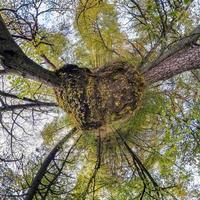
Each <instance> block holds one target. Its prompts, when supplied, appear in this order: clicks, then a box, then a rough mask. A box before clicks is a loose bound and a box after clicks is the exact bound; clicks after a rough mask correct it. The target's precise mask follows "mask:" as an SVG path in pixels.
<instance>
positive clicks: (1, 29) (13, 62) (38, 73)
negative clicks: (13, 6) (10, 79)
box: [0, 15, 60, 87]
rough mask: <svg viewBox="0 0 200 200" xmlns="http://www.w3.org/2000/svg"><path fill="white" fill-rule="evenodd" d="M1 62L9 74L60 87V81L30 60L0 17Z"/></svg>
mask: <svg viewBox="0 0 200 200" xmlns="http://www.w3.org/2000/svg"><path fill="white" fill-rule="evenodd" d="M0 61H1V62H2V65H3V67H4V68H5V70H6V71H8V73H14V74H17V75H20V76H23V77H25V78H30V79H33V80H36V81H39V82H42V83H45V84H46V85H49V86H51V87H59V86H60V79H59V77H58V76H57V75H56V74H55V73H54V72H51V71H49V70H47V69H44V68H43V67H41V66H40V65H39V64H37V63H35V62H34V61H33V60H31V59H30V58H28V57H27V56H26V55H25V54H24V53H23V51H22V50H21V49H20V47H19V46H18V45H17V44H16V42H15V41H14V40H13V38H12V37H11V35H10V33H9V31H8V29H7V27H6V25H5V23H4V21H3V18H2V17H1V15H0Z"/></svg>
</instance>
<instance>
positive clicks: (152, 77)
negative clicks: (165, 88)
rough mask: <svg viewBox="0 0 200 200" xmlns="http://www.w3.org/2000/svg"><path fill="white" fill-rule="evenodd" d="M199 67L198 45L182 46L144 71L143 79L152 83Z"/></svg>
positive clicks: (199, 51)
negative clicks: (182, 47)
mask: <svg viewBox="0 0 200 200" xmlns="http://www.w3.org/2000/svg"><path fill="white" fill-rule="evenodd" d="M198 68H200V46H193V47H189V48H184V49H182V50H180V51H179V52H177V53H175V54H174V55H172V56H170V57H168V58H166V59H165V60H163V61H162V62H161V63H159V64H158V65H156V66H154V67H153V68H151V69H149V70H148V71H146V72H144V74H143V75H144V77H145V81H146V82H148V83H150V84H152V83H155V82H157V81H160V80H166V79H169V78H171V77H173V76H174V75H177V74H180V73H182V72H185V71H189V70H192V69H198Z"/></svg>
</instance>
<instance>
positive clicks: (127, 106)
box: [56, 62, 144, 130]
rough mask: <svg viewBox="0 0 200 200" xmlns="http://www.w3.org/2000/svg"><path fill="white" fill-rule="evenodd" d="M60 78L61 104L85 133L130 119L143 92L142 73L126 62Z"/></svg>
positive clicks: (59, 93)
mask: <svg viewBox="0 0 200 200" xmlns="http://www.w3.org/2000/svg"><path fill="white" fill-rule="evenodd" d="M60 76H61V77H62V79H63V86H62V89H57V90H56V93H57V97H58V103H59V105H60V106H61V107H62V108H63V109H64V110H65V111H66V112H67V113H70V114H71V116H72V117H73V119H74V122H75V123H76V124H77V125H78V126H79V127H80V128H81V129H84V130H89V129H97V128H99V127H101V126H103V125H106V124H109V123H112V122H113V121H116V120H119V119H122V118H124V117H128V116H130V114H132V113H133V112H134V110H135V109H136V108H137V106H138V103H139V101H140V98H141V95H142V90H143V89H144V82H143V78H142V77H141V75H140V74H139V72H138V71H137V70H135V69H134V68H133V66H131V65H129V64H127V63H125V62H115V63H112V64H109V65H106V66H103V67H101V68H99V69H98V70H96V71H93V72H90V73H88V71H86V70H84V69H81V68H80V69H79V71H72V72H69V73H61V74H60Z"/></svg>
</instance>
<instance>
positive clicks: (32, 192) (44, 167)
mask: <svg viewBox="0 0 200 200" xmlns="http://www.w3.org/2000/svg"><path fill="white" fill-rule="evenodd" d="M76 130H77V129H76V128H74V129H72V130H71V131H70V132H69V133H68V134H67V135H65V136H64V137H63V139H62V140H61V141H60V142H59V143H58V144H57V145H56V146H55V147H54V148H53V149H52V150H51V152H50V153H49V154H48V156H47V157H46V159H45V160H44V162H43V163H42V166H41V167H40V169H39V170H38V172H37V174H36V176H35V178H34V179H33V181H32V184H31V187H30V189H29V191H28V195H27V196H26V198H25V200H32V199H33V197H34V196H35V194H36V192H37V190H38V186H39V185H40V183H41V180H42V178H43V177H44V175H45V173H46V171H47V168H48V167H49V164H50V163H51V161H52V160H53V159H54V158H55V156H56V153H57V152H58V151H59V150H60V148H61V147H62V145H63V144H64V143H65V142H66V141H67V140H68V139H69V138H71V136H72V135H74V134H75V133H76Z"/></svg>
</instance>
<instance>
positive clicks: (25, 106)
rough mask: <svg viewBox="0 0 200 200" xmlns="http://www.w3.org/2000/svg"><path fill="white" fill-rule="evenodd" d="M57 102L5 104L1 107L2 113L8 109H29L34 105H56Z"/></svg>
mask: <svg viewBox="0 0 200 200" xmlns="http://www.w3.org/2000/svg"><path fill="white" fill-rule="evenodd" d="M55 106H57V105H56V104H55V103H48V102H40V103H27V104H17V105H5V106H2V107H0V113H1V112H6V111H13V110H17V109H28V108H34V107H55Z"/></svg>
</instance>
